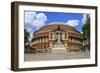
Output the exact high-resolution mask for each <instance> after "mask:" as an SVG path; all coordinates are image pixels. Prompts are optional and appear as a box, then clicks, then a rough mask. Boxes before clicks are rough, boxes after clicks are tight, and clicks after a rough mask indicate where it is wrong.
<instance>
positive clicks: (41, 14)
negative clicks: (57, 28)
mask: <svg viewBox="0 0 100 73" xmlns="http://www.w3.org/2000/svg"><path fill="white" fill-rule="evenodd" d="M36 19H37V20H41V21H47V16H46V15H45V14H44V13H39V14H37V15H36Z"/></svg>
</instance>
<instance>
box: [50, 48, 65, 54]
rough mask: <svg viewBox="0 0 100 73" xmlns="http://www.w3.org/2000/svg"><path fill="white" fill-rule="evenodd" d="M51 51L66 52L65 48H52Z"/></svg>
mask: <svg viewBox="0 0 100 73" xmlns="http://www.w3.org/2000/svg"><path fill="white" fill-rule="evenodd" d="M51 52H52V53H66V52H67V51H66V48H52V49H51Z"/></svg>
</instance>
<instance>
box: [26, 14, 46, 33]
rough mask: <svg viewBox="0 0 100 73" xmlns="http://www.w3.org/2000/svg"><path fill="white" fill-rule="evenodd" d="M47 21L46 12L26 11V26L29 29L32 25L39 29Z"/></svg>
mask: <svg viewBox="0 0 100 73" xmlns="http://www.w3.org/2000/svg"><path fill="white" fill-rule="evenodd" d="M46 21H47V16H46V15H45V14H44V13H38V14H36V12H25V28H26V29H27V30H29V31H31V30H32V27H35V28H36V29H39V28H40V27H41V26H44V25H45V22H46Z"/></svg>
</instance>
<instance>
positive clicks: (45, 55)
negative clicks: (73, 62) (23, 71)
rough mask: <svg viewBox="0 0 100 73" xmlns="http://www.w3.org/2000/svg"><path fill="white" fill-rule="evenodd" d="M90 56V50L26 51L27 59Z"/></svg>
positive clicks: (39, 59)
mask: <svg viewBox="0 0 100 73" xmlns="http://www.w3.org/2000/svg"><path fill="white" fill-rule="evenodd" d="M86 58H90V52H89V51H87V52H66V53H25V57H24V60H25V61H44V60H65V59H66V60H67V59H68V60H69V59H86Z"/></svg>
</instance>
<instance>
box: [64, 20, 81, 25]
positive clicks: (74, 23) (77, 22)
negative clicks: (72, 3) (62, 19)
mask: <svg viewBox="0 0 100 73" xmlns="http://www.w3.org/2000/svg"><path fill="white" fill-rule="evenodd" d="M79 23H80V21H79V20H77V19H73V20H68V21H67V22H66V23H65V24H66V25H70V26H77V25H79Z"/></svg>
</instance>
